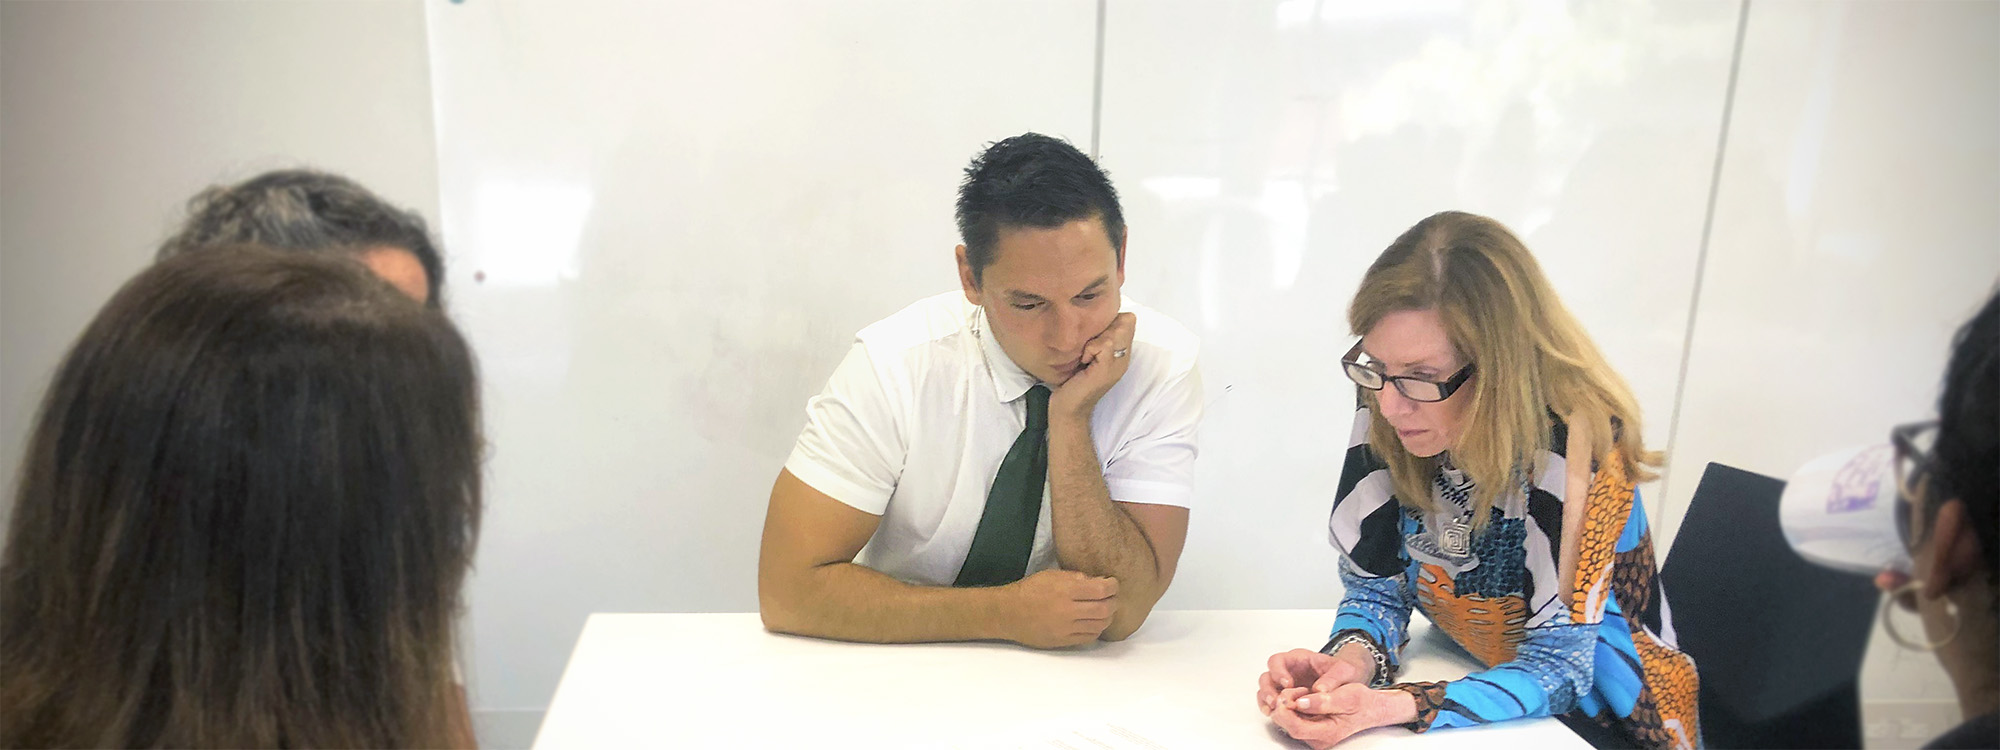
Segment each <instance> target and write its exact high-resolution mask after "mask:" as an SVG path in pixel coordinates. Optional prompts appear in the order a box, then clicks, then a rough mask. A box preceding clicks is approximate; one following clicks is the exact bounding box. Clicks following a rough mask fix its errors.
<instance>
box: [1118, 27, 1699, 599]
mask: <svg viewBox="0 0 2000 750" xmlns="http://www.w3.org/2000/svg"><path fill="white" fill-rule="evenodd" d="M1576 7H1586V6H1576ZM1576 7H1572V6H1564V5H1556V4H1546V3H1480V4H1473V5H1469V6H1459V5H1457V4H1451V3H1372V2H1370V3H1358V2H1349V3H1314V2H1299V1H1297V0H1281V1H1279V0H1271V1H1265V2H1235V3H1215V2H1153V1H1150V0H1132V1H1130V2H1127V1H1124V0H1120V1H1117V2H1112V3H1111V4H1110V6H1109V13H1108V15H1107V29H1106V48H1105V73H1104V109H1103V123H1102V126H1101V130H1102V133H1103V136H1102V147H1101V150H1102V152H1103V161H1104V163H1105V165H1106V166H1107V167H1108V168H1109V169H1111V170H1112V172H1113V176H1114V177H1115V178H1116V179H1117V181H1118V183H1119V185H1120V187H1121V189H1122V190H1123V191H1124V198H1125V204H1126V210H1127V218H1128V221H1129V223H1130V224H1131V226H1132V227H1133V239H1132V244H1133V246H1134V247H1135V248H1137V249H1135V250H1134V251H1133V253H1134V256H1133V260H1132V261H1131V262H1132V263H1134V264H1137V266H1138V268H1137V269H1136V270H1134V271H1132V272H1131V274H1130V275H1129V277H1128V282H1129V284H1130V286H1131V288H1133V289H1135V290H1137V291H1136V292H1135V293H1137V294H1144V295H1145V298H1146V299H1149V300H1152V302H1151V304H1153V305H1154V306H1156V307H1158V308H1160V309H1161V310H1162V311H1165V312H1168V313H1170V314H1173V315H1175V316H1176V317H1178V318H1179V319H1181V320H1182V321H1183V322H1185V323H1187V324H1189V325H1190V327H1192V328H1194V330H1195V331H1196V332H1197V333H1199V334H1201V335H1202V337H1203V343H1204V352H1203V354H1204V358H1203V367H1204V368H1205V370H1206V373H1205V374H1206V380H1207V382H1208V384H1209V387H1210V390H1211V391H1212V393H1211V397H1212V398H1214V399H1216V400H1215V402H1214V404H1213V406H1212V407H1211V409H1210V412H1209V414H1208V415H1207V418H1206V421H1205V423H1204V425H1203V441H1202V442H1203V445H1202V451H1203V452H1202V457H1201V460H1200V462H1199V463H1198V465H1197V472H1198V474H1199V483H1198V486H1197V495H1198V496H1199V497H1201V498H1202V503H1203V505H1202V508H1201V512H1198V513H1197V514H1196V515H1195V518H1194V521H1193V524H1192V527H1191V528H1190V530H1189V535H1188V536H1189V538H1188V550H1187V553H1186V555H1185V557H1184V559H1183V562H1182V567H1181V573H1180V575H1179V576H1178V579H1177V580H1176V581H1175V583H1174V588H1173V590H1172V591H1170V592H1169V593H1168V595H1167V599H1166V600H1165V602H1164V606H1173V607H1245V608H1254V607H1319V606H1331V605H1332V604H1333V603H1334V602H1336V601H1338V591H1339V586H1338V583H1337V582H1336V581H1335V570H1334V561H1335V556H1334V555H1333V554H1332V552H1331V551H1330V550H1329V548H1328V547H1327V542H1326V517H1327V511H1328V508H1329V506H1330V504H1331V499H1332V488H1333V486H1334V485H1335V483H1336V482H1337V481H1338V479H1339V473H1340V456H1341V451H1342V450H1344V448H1345V442H1344V441H1345V439H1346V434H1347V430H1348V427H1349V424H1350V423H1351V421H1352V414H1353V409H1354V396H1353V393H1354V391H1353V389H1352V388H1351V387H1347V381H1346V380H1345V379H1344V377H1343V376H1342V375H1341V374H1340V364H1339V359H1340V356H1341V355H1342V354H1343V353H1344V352H1345V351H1346V350H1347V348H1348V345H1349V344H1350V343H1351V342H1352V341H1353V338H1352V337H1351V336H1350V335H1349V333H1348V327H1347V318H1346V312H1347V310H1346V308H1347V301H1348V298H1349V297H1350V296H1351V295H1352V294H1353V290H1354V288H1355V286H1356V285H1357V284H1359V282H1360V279H1361V274H1362V272H1363V271H1365V270H1366V269H1367V267H1368V264H1369V263H1370V262H1371V261H1373V260H1374V258H1375V256H1376V255H1378V254H1380V253H1381V251H1382V249H1383V248H1384V247H1386V246H1387V245H1388V244H1389V242H1390V240H1392V239H1394V238H1395V237H1396V236H1397V235H1398V234H1401V233H1402V231H1403V230H1405V229H1407V228H1409V226H1410V225H1412V224H1415V223H1416V222H1417V221H1418V220H1420V219H1422V218H1424V217H1425V216H1428V215H1430V214H1432V213H1435V212H1437V211H1440V210H1444V209H1446V208H1454V209H1459V210H1465V211H1472V212H1475V213H1481V214H1485V215H1488V216H1492V217H1494V218H1497V219H1499V220H1501V221H1502V222H1505V223H1506V224H1508V225H1509V226H1511V227H1513V228H1514V229H1515V230H1516V231H1518V232H1519V233H1520V234H1521V236H1522V238H1523V240H1525V241H1526V242H1527V244H1528V246H1529V247H1530V248H1532V249H1533V250H1534V251H1535V253H1536V255H1537V256H1538V258H1539V260H1540V261H1541V264H1542V266H1543V268H1544V269H1545V271H1546V272H1547V273H1548V275H1549V277H1550V278H1551V280H1552V282H1553V283H1554V284H1555V286H1556V288H1557V290H1558V291H1559V292H1560V293H1561V294H1562V296H1563V299H1564V301H1565V302H1567V303H1568V305H1569V306H1570V309H1571V310H1572V311H1574V312H1575V313H1576V315H1577V316H1578V317H1579V318H1580V319H1581V320H1582V321H1583V323H1584V325H1585V326H1587V327H1588V328H1589V329H1590V331H1591V333H1592V335H1593V336H1594V338H1595V339H1596V341H1597V342H1598V343H1599V345H1600V346H1601V347H1602V348H1603V349H1604V351H1605V354H1606V356H1608V357H1609V358H1610V359H1611V361H1612V363H1613V365H1614V366H1616V367H1617V368H1618V369H1619V371H1620V372H1622V373H1623V374H1624V375H1625V377H1626V379H1627V380H1628V381H1629V382H1630V384H1631V385H1632V387H1633V389H1634V390H1635V391H1636V393H1637V395H1638V398H1639V402H1640V405H1641V407H1642V408H1643V409H1644V410H1645V411H1646V414H1647V415H1648V416H1650V417H1652V418H1651V419H1649V420H1647V421H1646V422H1645V424H1644V428H1645V435H1646V437H1647V440H1648V441H1649V443H1650V444H1652V445H1655V446H1660V445H1664V444H1665V443H1666V442H1667V437H1668V420H1667V419H1666V418H1665V417H1666V415H1668V414H1670V413H1671V411H1672V406H1673V398H1674V389H1675V385H1676V379H1677V375H1678V372H1677V364H1678V363H1679V361H1680V358H1681V351H1682V346H1683V341H1684V339H1685V333H1686V326H1687V313H1688V303H1689V300H1691V299H1692V296H1693V291H1692V290H1693V285H1694V279H1695V273H1696V258H1697V254H1698V250H1699V247H1700V243H1701V229H1702V222H1703V219H1704V216H1705V211H1706V204H1707V199H1708V193H1709V184H1710V175H1711V171H1712V167H1713V165H1714V161H1715V149H1716V143H1717V135H1718V132H1719V128H1720V127H1721V122H1722V108H1723V103H1724V101H1725V99H1726V97H1725V88H1726V86H1727V79H1728V73H1729V65H1730V61H1731V56H1732V48H1733V42H1734V39H1735V33H1736V26H1737V15H1738V14H1737V8H1738V6H1737V4H1736V3H1735V2H1732V1H1729V0H1718V1H1715V2H1676V3H1672V4H1665V5H1658V6H1656V5H1654V4H1651V3H1631V2H1627V3H1603V4H1592V5H1589V6H1587V7H1588V8H1589V11H1588V12H1577V11H1576ZM1189 50H1201V54H1188V51H1189ZM1650 489H1651V488H1648V497H1647V498H1646V500H1647V502H1648V503H1649V507H1650V508H1651V509H1652V510H1653V511H1654V512H1655V513H1656V514H1657V513H1658V512H1659V511H1660V510H1661V509H1662V507H1663V506H1662V505H1661V504H1660V503H1659V502H1658V499H1657V498H1655V497H1652V496H1651V495H1650ZM1251 540H1255V542H1254V543H1251ZM1274 567H1276V568H1283V569H1284V570H1286V571H1289V572H1290V573H1291V575H1285V576H1278V575H1272V574H1271V571H1272V570H1273V569H1274Z"/></svg>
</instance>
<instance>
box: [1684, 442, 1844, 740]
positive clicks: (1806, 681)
mask: <svg viewBox="0 0 2000 750" xmlns="http://www.w3.org/2000/svg"><path fill="white" fill-rule="evenodd" d="M1784 488H1785V483H1784V482H1781V481H1779V480H1777V479H1773V478H1771V477H1767V476H1764V475H1762V474H1753V473H1751V472H1747V471H1743V470H1741V469H1734V468H1730V467H1728V466H1724V465H1722V464H1715V463H1711V464H1709V465H1708V468H1707V470H1705V471H1704V472H1703V473H1702V476H1701V485H1700V486H1699V487H1697V488H1696V489H1695V492H1694V498H1693V499H1692V500H1691V501H1689V503H1688V511H1687V516H1686V517H1685V520H1683V521H1682V522H1681V526H1680V530H1679V532H1678V533H1676V534H1675V536H1674V546H1673V550H1672V551H1671V552H1669V553H1668V554H1667V561H1666V564H1665V565H1664V566H1662V568H1661V570H1660V580H1661V585H1662V586H1663V587H1664V589H1665V591H1666V596H1667V604H1668V607H1669V608H1670V609H1669V611H1670V612H1671V613H1672V617H1673V623H1674V630H1675V633H1676V636H1677V639H1678V641H1679V644H1680V647H1681V649H1682V650H1683V651H1685V652H1686V653H1687V654H1688V655H1689V656H1690V657H1693V659H1694V663H1695V669H1696V671H1697V672H1698V673H1699V674H1700V676H1701V734H1702V739H1703V740H1704V742H1706V744H1707V745H1708V746H1709V747H1711V748H1720V749H1723V750H1727V749H1728V748H1858V747H1861V704H1860V694H1859V692H1858V691H1857V690H1856V687H1855V680H1856V679H1857V678H1858V677H1859V675H1860V671H1861V659H1862V656H1863V654H1864V653H1865V652H1866V651H1867V648H1868V633H1869V630H1870V629H1871V628H1872V626H1873V624H1874V615H1875V607H1876V603H1877V602H1878V601H1879V597H1880V594H1879V592H1877V591H1876V590H1875V587H1874V584H1873V583H1872V582H1871V581H1870V580H1869V579H1868V578H1866V577H1863V576H1857V575H1852V574H1848V573H1842V572H1839V571H1835V570H1830V569H1827V568H1822V567H1819V566H1817V565H1813V564H1812V563H1808V562H1806V561H1805V560H1804V559H1803V558H1801V557H1799V556H1798V554H1797V553H1794V552H1793V551H1792V548H1791V545H1789V544H1787V543H1786V542H1785V535H1784V531H1783V530H1782V529H1781V528H1780V527H1779V525H1778V497H1779V495H1780V494H1782V493H1783V491H1784Z"/></svg>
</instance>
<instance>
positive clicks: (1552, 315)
mask: <svg viewBox="0 0 2000 750" xmlns="http://www.w3.org/2000/svg"><path fill="white" fill-rule="evenodd" d="M1403 310H1436V311H1437V312H1438V315H1439V317H1441V318H1443V320H1444V326H1445V332H1446V335H1447V336H1448V337H1449V339H1450V341H1451V345H1452V347H1453V348H1454V349H1456V350H1457V352H1458V354H1459V355H1460V357H1462V358H1463V359H1464V361H1466V362H1468V363H1471V364H1472V365H1474V369H1473V377H1472V380H1471V382H1469V383H1467V384H1466V387H1465V388H1464V389H1463V391H1464V393H1465V395H1464V396H1460V395H1459V394H1453V396H1454V397H1457V398H1467V397H1469V398H1471V399H1472V401H1471V403H1470V404H1468V405H1467V406H1466V412H1465V420H1466V427H1465V430H1464V432H1463V433H1462V434H1461V435H1460V437H1459V441H1458V445H1456V446H1453V447H1452V449H1451V451H1450V453H1451V456H1452V462H1453V463H1454V464H1455V465H1456V466H1457V467H1458V468H1459V469H1460V470H1462V471H1464V472H1465V473H1466V475H1467V476H1468V477H1469V478H1470V479H1471V480H1472V482H1473V493H1472V495H1473V497H1472V499H1473V518H1474V519H1475V522H1476V523H1479V524H1482V525H1483V524H1484V523H1485V521H1486V518H1487V516H1488V514H1489V511H1490V509H1491V508H1492V507H1493V505H1494V503H1496V502H1498V501H1499V499H1500V498H1501V497H1502V496H1503V494H1502V493H1504V492H1511V491H1514V490H1515V489H1517V488H1519V487H1520V486H1521V480H1520V479H1519V478H1518V477H1521V476H1523V474H1522V473H1521V472H1525V476H1526V477H1534V476H1536V475H1537V474H1539V472H1540V470H1541V468H1542V467H1541V466H1540V465H1539V464H1540V461H1539V457H1540V455H1541V454H1540V451H1542V450H1545V449H1548V448H1549V447H1550V446H1549V445H1548V442H1549V427H1550V424H1549V412H1550V411H1551V410H1553V411H1554V412H1555V413H1556V414H1559V415H1562V418H1563V419H1565V420H1567V421H1569V422H1570V423H1572V424H1576V423H1584V424H1588V425H1589V426H1590V429H1589V430H1588V434H1589V435H1590V436H1591V444H1590V456H1591V458H1592V459H1595V460H1597V461H1604V460H1613V461H1618V462H1620V463H1621V465H1622V467H1623V468H1624V469H1625V474H1626V476H1627V477H1629V478H1630V479H1631V481H1633V482H1644V481H1649V480H1651V479H1653V478H1655V477H1656V476H1658V473H1657V471H1655V470H1656V469H1657V468H1658V467H1659V466H1660V465H1661V464H1662V462H1663V456H1662V455H1661V454H1660V452H1658V451H1649V450H1647V449H1646V446H1645V445H1644V443H1643V439H1642V437H1641V435H1642V432H1643V431H1642V430H1641V425H1640V421H1639V406H1638V403H1637V401H1635V400H1634V399H1633V398H1632V390H1631V389H1630V388H1628V387H1627V386H1626V385H1625V380H1624V379H1623V378H1620V377H1619V376H1618V373H1616V372H1613V371H1612V369H1611V366H1610V365H1609V364H1608V363H1606V362H1605V360H1604V355H1603V354H1601V353H1599V352H1598V350H1597V345H1596V344H1594V343H1592V342H1591V340H1590V336H1589V335H1588V334H1586V333H1585V332H1584V330H1583V326H1582V325H1581V324H1579V323H1578V322H1577V320H1576V318H1575V317H1574V316H1572V315H1570V313H1569V310H1568V309H1567V308H1565V307H1563V304H1562V301H1561V300H1560V299H1557V298H1556V294H1555V290H1553V289H1552V288H1550V286H1549V282H1548V279H1547V278H1546V277H1544V276H1543V275H1542V269H1541V266H1540V265H1538V264H1537V263H1536V262H1535V258H1534V256H1532V255H1530V254H1529V253H1528V248H1527V247H1526V246H1524V245H1522V244H1521V240H1520V239H1519V238H1517V237H1515V236H1514V233H1513V232H1509V231H1507V228H1506V227H1505V226H1502V225H1501V224H1500V222H1497V221H1494V220H1492V219H1489V218H1486V217H1484V216H1476V215H1473V214H1468V213H1462V212H1458V211H1445V212H1442V213H1438V214H1434V215H1432V216H1430V217H1429V218H1426V219H1424V220H1423V221H1420V222H1417V225H1416V226H1413V227H1410V229H1409V231H1406V232H1404V233H1403V236H1401V237H1397V238H1396V241H1395V242H1394V243H1391V244H1390V245H1389V248H1388V249H1387V250H1384V251H1382V255H1381V257H1378V258H1376V259H1375V263H1374V264H1373V265H1371V266H1369V267H1368V272H1367V274H1365V275H1363V276H1362V277H1361V288H1360V290H1359V291H1357V292H1355V295H1354V302H1353V304H1351V305H1350V306H1349V307H1348V309H1347V322H1348V325H1349V326H1351V327H1352V328H1353V332H1354V334H1355V335H1357V336H1360V335H1365V334H1366V333H1367V332H1368V331H1369V330H1371V329H1373V328H1374V327H1375V324H1376V323H1377V322H1379V321H1381V320H1382V318H1383V317H1384V316H1386V315H1388V314H1390V313H1394V312H1399V311H1403ZM1362 394H1363V399H1364V402H1365V403H1366V404H1367V405H1368V408H1369V412H1370V414H1372V415H1373V424H1371V425H1370V426H1369V430H1368V443H1369V446H1370V447H1372V448H1374V450H1375V453H1376V455H1378V456H1380V457H1381V458H1382V460H1383V461H1384V462H1385V463H1387V464H1388V466H1389V476H1390V478H1391V479H1392V480H1393V483H1394V485H1395V489H1396V496H1397V497H1398V498H1399V499H1400V500H1401V502H1402V503H1403V504H1404V505H1408V506H1411V507H1414V508H1417V509H1420V510H1425V511H1429V510H1432V505H1433V503H1432V500H1431V490H1430V484H1431V481H1432V478H1433V477H1435V476H1436V475H1437V472H1438V467H1439V464H1440V461H1441V458H1440V456H1442V454H1440V456H1433V457H1429V458H1423V457H1419V456H1416V455H1413V454H1411V453H1410V452H1409V451H1407V450H1404V449H1403V445H1402V442H1401V441H1400V440H1398V439H1397V437H1396V431H1395V429H1394V428H1392V427H1390V426H1389V423H1388V421H1387V420H1385V419H1383V417H1382V410H1381V408H1380V406H1379V405H1378V404H1377V403H1376V395H1377V394H1376V392H1374V391H1368V390H1363V391H1362ZM1613 420H1616V422H1615V423H1614V422H1613ZM1614 424H1615V425H1616V427H1615V428H1614V427H1613V425H1614ZM1571 458H1572V460H1573V459H1574V457H1571Z"/></svg>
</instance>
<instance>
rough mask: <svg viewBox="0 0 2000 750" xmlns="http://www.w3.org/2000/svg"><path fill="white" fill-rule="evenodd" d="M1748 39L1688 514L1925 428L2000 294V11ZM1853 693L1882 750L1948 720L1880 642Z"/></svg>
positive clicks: (1836, 25) (1673, 482) (1695, 425)
mask: <svg viewBox="0 0 2000 750" xmlns="http://www.w3.org/2000/svg"><path fill="white" fill-rule="evenodd" d="M1745 31H1746V33H1745V37H1744V44H1743V62H1742V68H1741V74H1740V76H1739V79H1738V83H1737V93H1736V99H1735V102H1736V106H1735V111H1734V112H1733V114H1732V117H1731V123H1730V128H1729V143H1728V146H1727V157H1726V158H1725V159H1724V161H1723V169H1722V173H1721V180H1720V182H1719V184H1718V187H1717V195H1716V198H1717V204H1716V212H1715V224H1714V230H1713V234H1712V237H1711V239H1710V242H1709V248H1708V260H1707V267H1706V269H1705V272H1704V274H1703V276H1702V288H1701V299H1700V302H1699V305H1698V308H1697V310H1698V311H1697V313H1696V320H1695V328H1694V338H1693V343H1694V345H1693V347H1692V351H1691V352H1690V357H1689V360H1688V371H1687V378H1686V381H1685V385H1686V392H1685V395H1684V396H1683V398H1682V401H1681V403H1680V409H1681V421H1680V429H1679V432H1678V435H1677V436H1676V438H1675V441H1674V444H1673V447H1674V452H1675V464H1674V467H1673V470H1672V472H1671V473H1670V474H1669V476H1668V486H1669V492H1670V493H1671V494H1670V496H1669V502H1670V503H1673V504H1674V507H1676V508H1682V509H1684V508H1685V507H1686V502H1687V497H1688V496H1689V495H1690V494H1691V493H1692V492H1693V491H1694V488H1695V484H1696V483H1697V482H1698V481H1699V478H1700V474H1701V471H1702V468H1703V466H1704V465H1705V464H1706V463H1707V462H1710V461H1716V462H1721V463H1725V464H1729V465H1732V466H1736V467H1739V468H1744V469H1749V470H1751V471H1757V472H1761V473H1765V474H1770V475H1773V476H1777V477H1780V478H1783V477H1787V476H1789V475H1790V474H1791V472H1792V471H1793V470H1795V469H1796V468H1797V467H1798V466H1799V465H1800V464H1802V463H1804V462H1805V461H1807V460H1810V459H1812V458H1814V457H1816V456H1819V455H1823V454H1826V453H1829V452H1832V451H1833V450H1836V449H1838V448H1841V447H1845V446H1850V445H1865V444H1871V443H1881V442H1885V441H1887V439H1888V431H1889V428H1890V426H1892V425H1895V424H1900V423H1903V422H1914V421H1917V420H1919V419H1926V418H1930V417H1931V416H1932V415H1934V414H1935V413H1936V408H1937V395H1938V384H1939V382H1940V380H1941V378H1942V375H1943V372H1944V365H1945V357H1946V355H1947V353H1948V351H1949V349H1950V337H1951V335H1952V333H1953V332H1954V331H1955V330H1956V329H1957V328H1958V326H1959V325H1961V324H1963V323H1964V322H1965V320H1966V319H1968V318H1970V317H1971V316H1972V313H1973V312H1974V311H1976V310H1977V309H1978V306H1979V304H1980V303H1981V302H1983V301H1984V300H1985V299H1986V297H1987V296H1988V295H1989V294H1992V293H1993V290H1994V284H1995V282H1996V280H2000V239H1996V238H2000V3H1992V2H1926V3H1872V2H1871V3H1835V2H1821V1H1820V0H1790V1H1774V0H1757V1H1756V2H1754V3H1752V4H1751V6H1750V15H1749V19H1748V25H1747V27H1746V29H1745ZM1679 519H1680V516H1679V514H1674V515H1672V516H1670V517H1669V519H1668V520H1669V527H1668V528H1667V530H1666V531H1667V533H1666V534H1665V535H1664V536H1666V537H1667V538H1671V536H1672V530H1673V527H1674V526H1677V525H1678V521H1679ZM1669 595H1671V592H1669ZM1906 622H1908V621H1906ZM1862 677H1863V681H1862V698H1863V701H1864V703H1865V705H1864V715H1865V718H1866V720H1867V721H1866V728H1867V731H1868V742H1869V744H1870V746H1871V747H1916V746H1918V745H1921V744H1922V743H1923V741H1924V740H1925V739H1928V738H1930V737H1933V736H1935V735H1937V734H1938V733H1939V732H1941V731H1943V730H1944V729H1945V728H1947V727H1949V726H1950V723H1949V722H1951V721H1953V720H1954V719H1953V717H1955V716H1956V715H1957V706H1956V698H1955V696H1954V695H1953V694H1952V692H1951V689H1950V683H1949V682H1948V681H1947V680H1946V678H1945V677H1944V675H1943V672H1942V670H1940V669H1939V667H1938V665H1937V660H1936V659H1934V658H1932V657H1931V656H1930V655H1929V654H1920V653H1914V652H1908V651H1902V650H1900V649H1898V648H1896V646H1895V645H1894V644H1893V643H1892V642H1890V641H1889V640H1888V639H1887V638H1886V637H1882V636H1881V635H1879V633H1878V635H1877V636H1876V637H1875V638H1874V640H1873V641H1872V643H1871V648H1870V651H1869V654H1868V658H1867V661H1866V662H1865V664H1864V667H1863V671H1862Z"/></svg>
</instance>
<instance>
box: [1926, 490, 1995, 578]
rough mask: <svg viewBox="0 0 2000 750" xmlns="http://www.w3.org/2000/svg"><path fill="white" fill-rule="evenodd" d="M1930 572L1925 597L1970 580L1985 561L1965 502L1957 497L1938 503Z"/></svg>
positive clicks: (1932, 538) (1931, 539)
mask: <svg viewBox="0 0 2000 750" xmlns="http://www.w3.org/2000/svg"><path fill="white" fill-rule="evenodd" d="M1929 547H1930V571H1929V572H1930V575H1927V576H1925V577H1924V587H1923V592H1922V594H1923V597H1924V598H1925V599H1936V598H1938V597H1940V596H1943V595H1945V594H1947V593H1950V592H1952V591H1954V590H1957V589H1958V587H1959V586H1961V585H1964V584H1965V583H1966V582H1968V581H1970V580H1971V579H1972V577H1973V574H1974V573H1975V572H1977V571H1978V570H1979V568H1980V566H1981V565H1983V564H1984V563H1983V561H1982V560H1981V555H1980V552H1981V550H1980V548H1979V535H1978V534H1977V533H1975V532H1974V531H1973V530H1972V525H1971V519H1970V518H1969V517H1967V516H1966V514H1965V502H1964V501H1961V500H1958V499H1956V498H1954V499H1951V500H1946V501H1945V503H1944V505H1942V506H1939V507H1938V512H1937V518H1936V520H1934V521H1932V523H1931V533H1930V545H1929Z"/></svg>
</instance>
